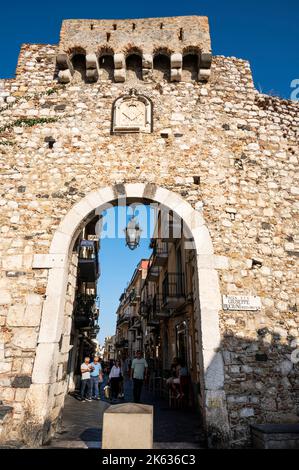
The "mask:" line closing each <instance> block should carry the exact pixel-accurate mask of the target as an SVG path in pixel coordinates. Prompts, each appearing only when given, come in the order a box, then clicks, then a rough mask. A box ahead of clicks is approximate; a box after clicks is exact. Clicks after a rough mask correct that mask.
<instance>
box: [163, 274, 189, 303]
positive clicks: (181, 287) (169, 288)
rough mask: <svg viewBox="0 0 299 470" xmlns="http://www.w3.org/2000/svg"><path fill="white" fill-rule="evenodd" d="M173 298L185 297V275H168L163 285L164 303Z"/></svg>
mask: <svg viewBox="0 0 299 470" xmlns="http://www.w3.org/2000/svg"><path fill="white" fill-rule="evenodd" d="M171 297H172V298H174V297H185V280H184V273H166V275H165V278H164V280H163V284H162V300H163V303H165V302H167V299H168V298H171Z"/></svg>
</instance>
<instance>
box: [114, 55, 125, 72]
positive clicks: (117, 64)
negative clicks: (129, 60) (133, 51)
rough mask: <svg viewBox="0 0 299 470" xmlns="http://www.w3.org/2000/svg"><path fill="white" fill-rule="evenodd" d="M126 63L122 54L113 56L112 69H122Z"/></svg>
mask: <svg viewBox="0 0 299 470" xmlns="http://www.w3.org/2000/svg"><path fill="white" fill-rule="evenodd" d="M125 64H126V61H125V56H124V54H121V53H120V54H114V68H116V69H124V68H125V66H126V65H125Z"/></svg>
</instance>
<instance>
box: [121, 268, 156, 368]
mask: <svg viewBox="0 0 299 470" xmlns="http://www.w3.org/2000/svg"><path fill="white" fill-rule="evenodd" d="M147 267H148V260H145V259H143V260H141V261H140V263H139V264H138V266H137V268H136V269H135V271H134V273H133V276H132V279H131V280H130V282H129V285H128V287H127V288H126V289H125V290H124V292H123V293H122V295H121V296H120V299H119V300H120V304H119V307H118V309H117V312H116V314H117V321H116V334H115V336H116V343H115V347H116V350H117V357H118V358H119V359H120V360H121V361H122V362H124V361H125V360H126V359H127V358H128V359H132V358H133V357H134V356H135V354H136V352H137V351H138V350H142V349H143V330H142V324H141V316H140V300H141V289H142V287H143V283H144V280H145V278H146V275H147Z"/></svg>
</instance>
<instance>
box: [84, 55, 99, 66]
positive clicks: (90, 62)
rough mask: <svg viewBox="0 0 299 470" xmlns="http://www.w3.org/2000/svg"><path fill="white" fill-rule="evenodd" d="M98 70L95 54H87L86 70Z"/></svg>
mask: <svg viewBox="0 0 299 470" xmlns="http://www.w3.org/2000/svg"><path fill="white" fill-rule="evenodd" d="M97 68H98V60H97V56H96V55H95V54H93V53H92V54H87V55H86V69H87V70H88V69H97Z"/></svg>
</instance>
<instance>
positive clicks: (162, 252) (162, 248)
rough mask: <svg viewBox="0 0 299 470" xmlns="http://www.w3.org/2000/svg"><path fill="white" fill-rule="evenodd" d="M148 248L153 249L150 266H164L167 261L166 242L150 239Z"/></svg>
mask: <svg viewBox="0 0 299 470" xmlns="http://www.w3.org/2000/svg"><path fill="white" fill-rule="evenodd" d="M150 248H152V249H153V259H152V266H164V265H165V264H166V262H167V259H168V242H167V241H163V240H162V239H161V238H152V239H151V243H150Z"/></svg>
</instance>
